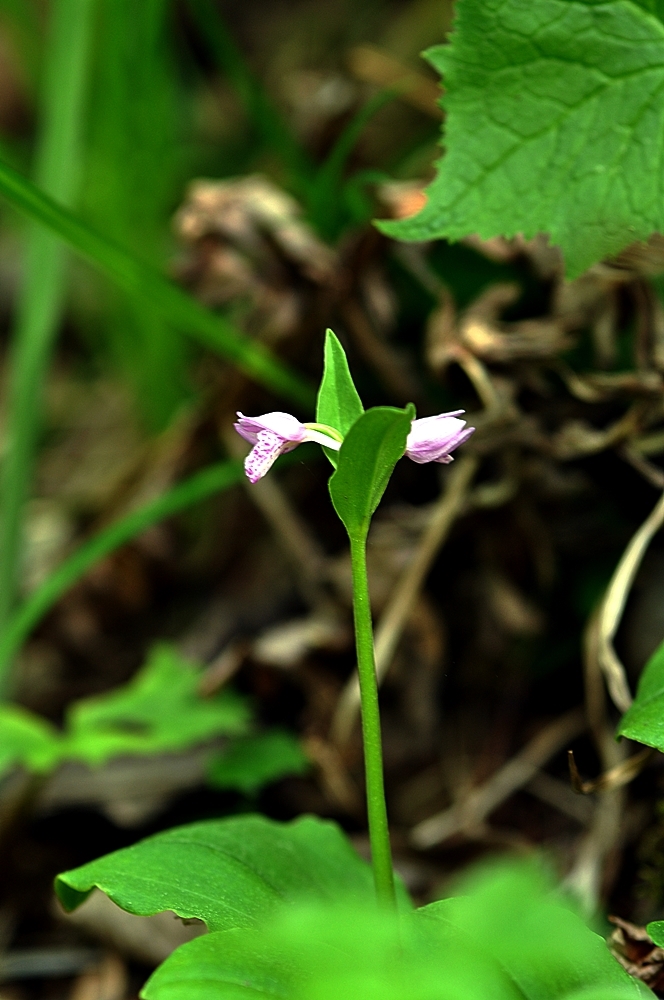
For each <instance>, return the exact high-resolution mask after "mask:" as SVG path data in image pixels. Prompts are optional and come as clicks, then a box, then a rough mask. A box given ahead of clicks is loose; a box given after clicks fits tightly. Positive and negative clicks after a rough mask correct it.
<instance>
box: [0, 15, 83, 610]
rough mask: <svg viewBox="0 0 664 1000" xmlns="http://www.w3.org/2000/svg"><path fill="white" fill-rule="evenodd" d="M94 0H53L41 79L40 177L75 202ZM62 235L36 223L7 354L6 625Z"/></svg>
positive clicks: (53, 318) (1, 585)
mask: <svg viewBox="0 0 664 1000" xmlns="http://www.w3.org/2000/svg"><path fill="white" fill-rule="evenodd" d="M94 6H95V0H54V4H53V7H52V9H51V20H50V24H49V34H48V44H47V54H46V66H45V72H44V78H43V81H42V108H41V110H42V115H41V128H40V134H39V138H38V146H37V155H36V168H35V175H36V179H37V183H38V184H39V185H40V186H41V187H43V188H44V189H45V190H46V191H48V192H49V193H50V194H52V195H53V196H55V197H56V198H58V199H59V200H61V201H63V202H64V203H69V202H71V201H72V200H73V198H74V195H75V192H76V189H77V185H78V179H79V175H80V167H81V159H82V150H81V145H82V142H81V140H82V121H83V113H84V104H85V95H86V90H87V77H88V67H89V61H90V60H89V56H90V49H91V44H90V43H91V35H92V22H93V13H94ZM65 263H66V261H65V252H64V247H63V246H62V244H61V243H60V241H59V240H58V239H57V238H56V237H55V236H54V235H53V234H52V233H51V232H48V231H47V230H45V229H44V228H43V227H42V226H38V225H35V224H34V222H33V223H31V225H30V227H29V231H28V234H27V241H26V248H25V267H24V275H23V282H22V285H21V290H20V295H19V302H18V308H17V314H18V315H17V319H16V325H15V330H14V333H13V337H12V342H11V348H10V355H9V387H8V407H7V453H6V456H5V459H4V462H3V465H2V473H1V477H0V627H2V625H3V624H4V622H5V621H6V619H7V615H8V614H9V612H10V610H11V608H12V606H13V604H14V601H15V598H16V589H17V586H18V576H19V564H20V553H21V540H22V539H21V535H22V521H23V512H24V506H25V501H26V499H27V497H28V494H29V491H30V482H31V479H32V472H33V465H34V456H35V451H36V448H37V441H38V436H39V432H40V428H41V399H42V391H43V383H44V379H45V376H46V372H47V369H48V364H49V359H50V355H51V349H52V345H53V341H54V338H55V334H56V332H57V328H58V324H59V322H60V316H61V312H62V304H63V298H64V292H65V287H66V273H65Z"/></svg>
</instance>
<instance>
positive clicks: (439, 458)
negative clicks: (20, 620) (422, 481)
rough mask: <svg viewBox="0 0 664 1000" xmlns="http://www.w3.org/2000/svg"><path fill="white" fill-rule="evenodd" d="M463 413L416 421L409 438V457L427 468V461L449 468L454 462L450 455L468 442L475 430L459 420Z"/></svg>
mask: <svg viewBox="0 0 664 1000" xmlns="http://www.w3.org/2000/svg"><path fill="white" fill-rule="evenodd" d="M464 412H465V411H464V410H452V411H451V412H450V413H439V414H438V415H437V416H435V417H422V418H421V419H420V420H413V423H412V425H411V428H410V434H409V435H408V438H407V439H406V455H407V456H408V458H410V459H412V461H413V462H417V463H418V465H424V464H425V463H426V462H440V463H441V464H443V465H447V463H448V462H451V461H453V459H452V455H451V454H450V452H452V451H454V449H455V448H458V447H459V445H460V444H463V442H464V441H467V440H468V438H469V437H470V435H471V434H472V433H473V431H474V430H475V428H474V427H466V421H465V420H459V419H457V418H458V417H459V415H460V414H461V413H464Z"/></svg>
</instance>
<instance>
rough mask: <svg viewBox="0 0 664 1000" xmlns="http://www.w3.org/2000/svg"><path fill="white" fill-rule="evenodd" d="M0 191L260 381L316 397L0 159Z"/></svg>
mask: <svg viewBox="0 0 664 1000" xmlns="http://www.w3.org/2000/svg"><path fill="white" fill-rule="evenodd" d="M0 195H1V196H2V197H4V198H6V199H7V201H8V202H10V204H12V205H13V206H14V207H15V208H17V209H19V211H21V212H23V213H25V214H26V215H28V216H30V217H31V218H33V219H36V220H38V221H39V222H41V223H42V224H43V225H44V226H47V227H48V228H49V229H51V230H52V231H53V232H54V233H57V235H58V236H59V237H60V238H61V239H63V240H64V241H65V242H66V243H69V245H70V246H71V247H73V248H74V249H75V250H76V251H77V252H78V253H79V254H80V255H81V256H82V257H85V259H86V260H88V261H89V262H90V263H91V264H93V265H94V266H95V267H96V268H98V269H99V270H100V271H101V272H102V273H104V274H106V275H107V276H108V277H109V278H111V280H112V281H113V282H114V283H115V284H116V285H117V286H118V287H119V288H121V289H122V290H123V291H124V292H126V293H127V294H129V295H132V296H135V297H136V298H140V299H142V300H144V301H145V302H148V303H150V305H151V306H152V307H153V308H154V309H155V311H156V312H157V313H158V314H159V315H160V316H164V317H165V318H166V319H167V320H168V321H169V322H170V323H172V324H173V326H175V327H177V328H178V329H181V330H182V331H183V332H184V333H188V334H189V335H190V336H191V337H193V338H194V339H195V340H197V341H198V342H199V343H201V344H203V346H205V347H208V348H210V349H211V350H213V351H216V353H217V354H220V355H221V356H222V357H224V358H226V359H227V360H228V361H232V362H233V363H234V364H235V365H237V367H238V368H239V369H240V370H241V371H243V372H244V373H245V374H246V375H248V376H250V377H251V378H253V379H255V380H256V381H257V382H259V383H260V384H261V385H264V386H265V387H266V388H268V389H272V390H273V391H274V392H276V393H278V394H279V395H281V396H284V397H285V398H286V399H289V400H291V402H293V403H295V404H298V405H299V406H301V407H302V408H303V409H305V410H307V411H309V412H310V411H312V410H313V408H314V405H315V398H316V394H315V391H314V389H313V387H312V386H311V385H309V383H308V382H306V381H305V380H304V379H303V378H302V377H301V376H300V375H298V374H297V373H296V372H294V371H293V370H292V369H290V368H289V367H288V366H287V365H285V364H284V363H283V362H281V361H279V360H278V359H277V358H275V357H274V355H273V354H272V353H271V352H270V351H269V350H268V349H267V348H265V347H263V345H262V344H259V343H256V342H254V341H252V340H249V338H248V337H245V336H244V335H243V334H242V333H240V332H239V331H238V330H237V329H236V328H235V326H234V325H233V324H232V323H231V322H230V321H229V320H228V319H226V317H224V316H222V315H219V314H215V313H212V312H210V310H209V309H206V308H205V307H204V306H202V305H201V304H200V302H197V301H196V299H194V298H192V297H191V296H190V295H187V293H186V292H183V291H182V289H181V288H178V286H177V285H175V284H173V282H171V281H168V280H167V279H166V278H164V277H163V276H162V275H161V274H160V273H159V271H157V270H156V269H155V268H153V267H150V265H148V264H145V263H143V262H142V261H141V260H139V259H138V258H136V257H134V256H133V255H132V254H130V253H128V252H127V251H126V250H124V249H123V248H122V247H121V246H120V245H119V244H117V243H115V242H114V241H113V240H110V239H107V238H106V237H105V236H102V235H101V234H100V233H98V232H97V231H96V230H94V229H93V228H92V227H91V226H88V225H87V224H86V223H85V222H83V221H82V220H81V219H80V218H79V217H78V216H77V215H75V214H74V213H73V212H71V211H69V210H68V209H66V208H63V207H62V206H60V205H58V204H57V202H55V201H54V200H53V199H52V198H49V197H48V195H46V194H44V193H43V192H42V191H40V190H39V188H37V187H35V185H34V184H31V183H30V181H28V180H26V178H25V177H22V176H21V174H19V173H18V172H17V171H16V170H13V169H12V168H11V167H9V166H8V165H7V164H6V163H1V162H0Z"/></svg>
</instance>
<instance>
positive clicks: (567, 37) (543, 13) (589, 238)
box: [379, 0, 664, 277]
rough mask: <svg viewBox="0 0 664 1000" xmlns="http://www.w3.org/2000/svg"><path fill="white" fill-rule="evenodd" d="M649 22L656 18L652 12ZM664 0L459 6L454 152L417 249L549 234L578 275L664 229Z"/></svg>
mask: <svg viewBox="0 0 664 1000" xmlns="http://www.w3.org/2000/svg"><path fill="white" fill-rule="evenodd" d="M649 11H650V12H649ZM661 11H662V5H661V3H660V2H659V0H642V2H641V3H639V4H637V3H635V2H633V0H607V2H604V3H599V2H597V0H575V2H561V0H537V3H526V2H524V0H489V2H488V0H458V3H457V4H456V19H455V23H454V30H453V31H452V34H451V36H450V43H449V44H448V45H444V46H437V47H435V48H433V49H430V50H429V51H428V52H427V53H426V55H427V58H428V59H429V61H430V62H431V63H432V65H433V66H434V67H435V68H436V69H437V70H439V71H440V72H441V73H442V74H443V77H444V85H445V97H444V99H443V105H444V107H445V110H446V121H445V126H444V145H445V155H444V156H443V158H442V160H441V161H440V163H439V165H438V175H437V177H436V178H435V180H434V181H433V183H432V184H431V185H430V186H429V187H428V188H427V192H426V193H427V204H426V205H425V207H424V208H423V210H422V211H421V212H419V213H418V214H417V215H415V216H413V217H412V218H409V219H404V220H402V221H398V222H387V223H380V224H379V228H380V229H381V230H382V231H383V232H385V233H387V234H388V235H391V236H395V237H397V238H398V239H405V240H431V239H436V238H440V237H445V238H447V239H450V240H459V239H462V238H463V237H465V236H468V235H470V234H471V233H477V234H479V235H480V236H481V237H482V238H483V239H488V238H491V237H493V236H499V235H501V236H514V235H516V234H517V233H522V234H523V235H524V236H526V238H531V237H533V236H535V235H536V234H537V233H538V232H544V233H548V234H549V236H550V237H551V240H552V242H553V243H556V244H559V245H560V246H561V247H562V250H563V253H564V256H565V262H566V268H567V273H568V276H569V277H575V276H576V275H578V274H580V273H581V272H582V271H583V270H585V269H586V268H587V267H589V266H590V265H591V264H593V263H595V262H596V261H598V260H601V259H602V258H603V257H605V256H607V255H611V254H616V253H618V252H619V251H620V250H622V249H623V248H624V247H625V246H627V245H628V244H629V243H633V242H634V241H635V240H645V239H647V238H648V237H649V236H650V235H651V234H652V233H653V232H662V231H663V230H664V198H663V197H662V171H661V164H660V158H661V152H660V144H661V135H662V132H663V130H664V104H663V103H662V100H661V91H662V87H663V86H664V25H663V24H662V22H661V20H660V19H659V17H658V16H657V14H660V15H661Z"/></svg>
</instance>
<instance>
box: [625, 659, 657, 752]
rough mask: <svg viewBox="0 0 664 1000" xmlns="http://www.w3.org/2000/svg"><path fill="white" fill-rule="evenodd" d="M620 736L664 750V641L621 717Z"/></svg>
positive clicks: (648, 665) (647, 665) (642, 675)
mask: <svg viewBox="0 0 664 1000" xmlns="http://www.w3.org/2000/svg"><path fill="white" fill-rule="evenodd" d="M618 735H619V736H627V737H628V739H630V740H638V742H639V743H645V745H646V746H649V747H656V749H657V750H660V751H662V752H664V642H662V643H661V644H660V645H659V646H658V647H657V649H656V650H655V652H654V653H653V654H652V656H651V657H650V659H649V660H648V662H647V663H646V665H645V667H644V668H643V673H642V674H641V677H640V678H639V685H638V688H637V691H636V697H635V699H634V701H633V703H632V705H630V707H629V708H628V709H627V711H626V712H625V714H624V715H623V717H622V719H621V720H620V724H619V726H618Z"/></svg>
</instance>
